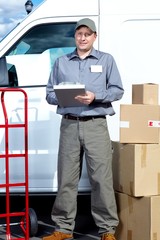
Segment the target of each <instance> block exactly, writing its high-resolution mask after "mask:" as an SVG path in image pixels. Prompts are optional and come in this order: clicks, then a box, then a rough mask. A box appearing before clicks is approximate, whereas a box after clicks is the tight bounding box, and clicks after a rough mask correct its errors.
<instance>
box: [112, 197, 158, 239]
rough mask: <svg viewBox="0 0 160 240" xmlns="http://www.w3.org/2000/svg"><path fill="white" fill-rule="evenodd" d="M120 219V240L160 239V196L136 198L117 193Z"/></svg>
mask: <svg viewBox="0 0 160 240" xmlns="http://www.w3.org/2000/svg"><path fill="white" fill-rule="evenodd" d="M116 200H117V207H118V215H119V219H120V223H119V226H118V228H117V231H116V239H118V240H140V239H141V240H159V239H160V196H150V197H149V196H148V197H142V198H135V197H131V196H128V195H127V194H123V193H116Z"/></svg>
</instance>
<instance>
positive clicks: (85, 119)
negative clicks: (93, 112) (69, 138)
mask: <svg viewBox="0 0 160 240" xmlns="http://www.w3.org/2000/svg"><path fill="white" fill-rule="evenodd" d="M63 117H64V118H65V119H70V120H75V121H82V122H85V121H89V120H93V119H97V118H104V119H105V118H106V117H105V116H103V115H102V116H85V117H78V116H73V115H70V114H66V115H64V116H63Z"/></svg>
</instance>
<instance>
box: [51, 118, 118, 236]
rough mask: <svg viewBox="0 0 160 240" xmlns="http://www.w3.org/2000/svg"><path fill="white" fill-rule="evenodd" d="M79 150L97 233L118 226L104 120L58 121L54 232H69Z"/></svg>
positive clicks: (72, 223)
mask: <svg viewBox="0 0 160 240" xmlns="http://www.w3.org/2000/svg"><path fill="white" fill-rule="evenodd" d="M82 148H83V151H84V154H85V159H86V165H87V171H88V176H89V180H90V183H91V211H92V216H93V218H94V221H95V223H96V225H97V226H98V227H99V233H100V234H101V233H104V232H111V233H114V232H115V228H116V226H117V225H118V223H119V220H118V216H117V208H116V202H115V195H114V190H113V180H112V149H111V142H110V137H109V133H108V127H107V122H106V119H103V118H97V119H93V120H89V121H85V122H81V121H74V120H68V119H64V118H63V119H62V122H61V134H60V143H59V156H58V186H59V188H58V193H57V197H56V199H55V202H54V205H53V209H52V220H53V221H54V222H55V224H56V230H58V231H62V232H73V230H74V227H75V217H76V213H77V192H78V182H79V177H80V172H81V161H80V153H81V149H82Z"/></svg>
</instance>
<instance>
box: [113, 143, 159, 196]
mask: <svg viewBox="0 0 160 240" xmlns="http://www.w3.org/2000/svg"><path fill="white" fill-rule="evenodd" d="M112 146H113V183H114V189H115V190H116V191H119V192H123V193H126V194H129V195H131V196H136V197H139V196H151V195H158V194H160V145H159V144H120V143H119V142H112Z"/></svg>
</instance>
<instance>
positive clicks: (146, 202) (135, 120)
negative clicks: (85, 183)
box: [113, 84, 160, 240]
mask: <svg viewBox="0 0 160 240" xmlns="http://www.w3.org/2000/svg"><path fill="white" fill-rule="evenodd" d="M120 121H121V125H120V142H113V179H114V189H115V190H116V199H117V206H118V214H119V218H120V224H119V227H118V229H117V232H116V236H117V239H118V240H137V239H139V240H140V239H142V240H160V106H159V105H158V85H157V84H139V85H133V86H132V104H130V105H121V109H120Z"/></svg>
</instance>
